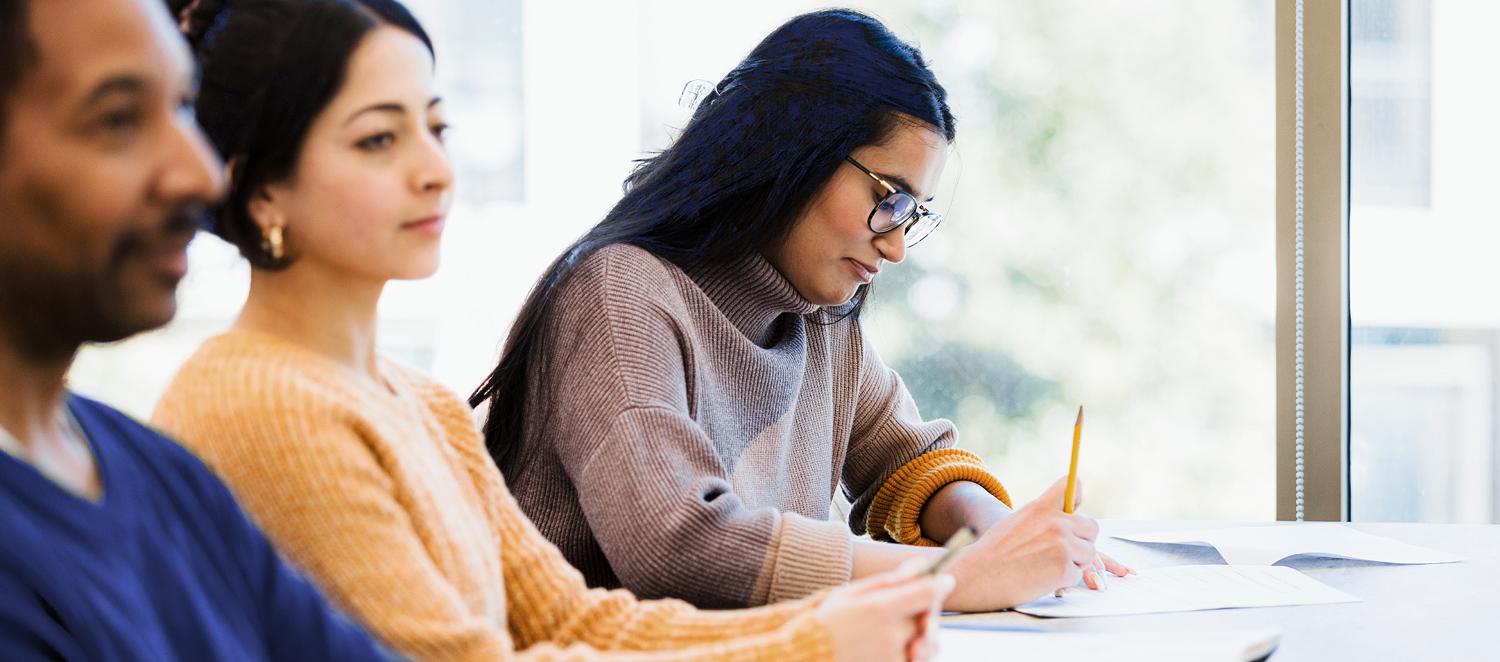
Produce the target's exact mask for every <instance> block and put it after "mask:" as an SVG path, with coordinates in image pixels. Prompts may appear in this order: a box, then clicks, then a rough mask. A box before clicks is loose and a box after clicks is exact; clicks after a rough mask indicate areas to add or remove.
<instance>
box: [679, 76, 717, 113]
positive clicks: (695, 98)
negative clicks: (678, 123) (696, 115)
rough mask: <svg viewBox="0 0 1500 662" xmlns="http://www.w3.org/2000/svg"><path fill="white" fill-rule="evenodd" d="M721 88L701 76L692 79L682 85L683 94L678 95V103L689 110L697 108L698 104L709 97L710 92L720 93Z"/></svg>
mask: <svg viewBox="0 0 1500 662" xmlns="http://www.w3.org/2000/svg"><path fill="white" fill-rule="evenodd" d="M718 93H719V88H717V87H714V84H713V83H710V82H708V81H706V80H703V79H701V78H698V79H694V80H690V81H688V82H687V85H684V86H682V94H681V95H678V97H677V105H679V106H682V107H683V108H686V109H688V110H697V109H698V106H699V105H700V104H702V103H703V102H704V101H705V100H707V99H708V96H709V95H710V94H718Z"/></svg>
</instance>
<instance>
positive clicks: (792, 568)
mask: <svg viewBox="0 0 1500 662" xmlns="http://www.w3.org/2000/svg"><path fill="white" fill-rule="evenodd" d="M853 573H854V540H853V538H851V537H850V535H849V529H848V527H847V526H846V525H845V524H844V523H843V522H820V521H817V520H814V519H810V518H807V517H803V516H801V515H798V514H796V513H783V514H782V516H781V521H780V522H779V523H778V524H777V527H776V533H775V535H774V536H773V540H772V543H771V545H770V547H769V549H768V550H767V554H766V561H765V564H764V566H763V567H762V569H761V573H760V577H759V578H758V579H757V580H756V582H755V587H754V588H753V589H752V590H751V599H750V604H751V606H755V605H762V604H774V603H777V602H783V601H786V600H795V599H798V598H803V597H806V596H808V595H812V594H813V593H816V592H818V591H821V590H823V589H825V588H828V587H830V586H838V585H840V584H843V583H845V582H848V581H849V578H850V576H852V575H853Z"/></svg>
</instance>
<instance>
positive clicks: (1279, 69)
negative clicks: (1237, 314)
mask: <svg viewBox="0 0 1500 662" xmlns="http://www.w3.org/2000/svg"><path fill="white" fill-rule="evenodd" d="M1299 56H1300V57H1299ZM1349 99H1350V86H1349V0H1276V275H1277V276H1276V364H1277V366H1276V519H1278V520H1304V519H1305V520H1315V521H1348V520H1349V512H1350V508H1349V496H1350V486H1349V348H1350V319H1349V121H1348V120H1349ZM1299 211H1300V213H1299ZM1299 268H1300V279H1299ZM1299 312H1300V319H1299ZM1299 386H1300V389H1299ZM1299 433H1300V434H1299ZM1299 453H1300V458H1299ZM1299 459H1301V463H1300V466H1299V462H1298V460H1299ZM1299 481H1300V487H1301V489H1300V490H1299Z"/></svg>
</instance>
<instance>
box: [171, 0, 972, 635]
mask: <svg viewBox="0 0 1500 662" xmlns="http://www.w3.org/2000/svg"><path fill="white" fill-rule="evenodd" d="M228 5H229V6H228V8H227V10H226V11H225V13H223V14H219V15H218V16H217V17H214V16H207V17H205V16H204V15H203V7H201V6H199V7H197V8H196V9H195V10H193V11H194V12H197V13H195V14H191V15H190V16H189V17H188V19H189V20H187V21H186V23H187V24H189V25H190V26H191V25H213V26H214V27H213V28H212V29H211V31H210V32H208V34H207V35H205V36H204V37H203V38H202V39H201V40H200V41H199V44H198V50H199V56H200V60H201V65H202V75H203V82H202V85H201V91H200V95H199V97H198V100H197V112H198V119H199V121H200V123H201V124H202V125H203V127H204V129H205V133H206V134H207V135H208V136H209V138H210V139H211V141H212V142H213V143H214V145H215V147H216V148H217V149H218V151H219V153H220V154H221V155H222V156H223V157H224V160H225V162H226V163H227V164H228V167H229V171H230V188H229V194H228V196H227V197H226V199H225V200H224V201H223V202H222V204H221V205H220V206H219V207H218V209H216V210H215V223H214V227H213V229H214V231H215V232H216V233H217V234H219V236H221V237H223V238H225V239H226V240H228V241H230V242H232V243H234V244H235V245H236V246H238V247H239V249H240V251H241V253H242V254H243V255H245V256H246V257H247V258H248V259H249V260H250V262H251V265H252V267H253V269H252V276H251V287H250V296H249V299H248V300H247V302H246V304H245V308H244V310H243V311H242V312H241V314H240V316H239V317H238V319H237V320H236V321H235V324H234V328H233V330H231V331H230V332H228V333H226V334H224V335H221V336H218V337H216V338H213V339H211V340H209V341H208V342H206V343H205V344H204V345H203V346H202V347H201V348H200V349H199V350H198V352H197V353H196V354H195V355H194V356H193V358H192V359H190V360H189V361H188V362H187V364H186V365H184V366H183V368H182V371H181V372H180V373H179V374H178V375H177V377H176V378H175V379H174V381H173V383H172V385H171V386H170V387H169V389H168V391H167V393H166V394H165V395H164V396H163V398H162V400H161V402H160V404H159V405H158V408H157V411H156V415H155V420H156V422H157V423H158V424H159V425H161V426H162V427H164V428H166V429H167V430H170V431H172V432H174V433H176V434H177V435H179V436H180V437H181V438H182V439H183V440H184V443H185V444H186V445H188V446H189V447H190V448H191V449H193V450H195V451H196V452H198V453H199V454H200V455H201V456H202V457H203V458H204V460H205V461H206V462H207V463H208V464H209V465H210V466H211V467H212V468H214V469H215V470H216V471H217V472H218V473H219V474H220V475H221V476H222V477H223V479H224V481H225V482H226V483H227V484H228V485H229V486H230V487H231V489H232V490H233V491H234V492H235V494H236V496H237V497H238V498H239V499H240V500H241V502H242V503H243V505H244V507H245V509H246V510H247V512H248V513H249V514H250V515H251V516H252V517H253V518H254V519H255V520H256V521H257V523H259V524H260V525H261V527H262V528H263V529H264V530H265V531H266V533H267V535H268V536H269V537H270V538H271V539H272V541H273V542H274V543H275V544H276V545H277V546H278V548H279V549H280V551H281V552H282V553H283V554H285V555H286V556H287V557H288V558H289V559H290V560H292V561H293V562H294V563H295V564H297V565H298V566H300V567H301V568H302V569H304V570H305V571H306V572H307V573H308V575H309V576H310V577H311V578H312V579H313V580H314V581H315V582H316V583H317V584H318V585H319V586H320V587H321V589H322V590H323V591H324V592H325V593H326V594H327V595H328V596H329V597H330V598H331V599H332V600H333V601H334V602H336V603H338V604H339V605H340V606H342V607H343V608H345V609H346V610H347V611H348V612H349V613H350V614H352V615H354V616H355V617H356V618H357V619H358V620H359V621H360V622H361V623H362V624H363V625H365V626H366V627H367V628H368V629H369V630H370V631H371V632H372V633H374V634H375V635H377V636H379V637H380V638H382V639H384V640H385V641H386V642H387V643H389V644H390V645H391V646H392V647H394V648H396V649H398V650H399V651H401V652H403V653H405V654H407V655H410V656H411V657H413V658H416V659H421V660H462V661H471V660H472V661H481V660H483V661H487V662H488V661H495V660H509V659H522V660H554V659H557V660H561V659H568V660H594V659H598V660H609V659H630V660H709V659H713V660H768V661H769V660H783V659H787V660H827V659H839V660H851V661H852V660H899V659H925V658H927V657H929V656H930V655H931V654H932V650H933V646H932V640H931V637H929V636H928V635H927V632H928V631H929V630H930V629H931V627H932V626H931V619H933V618H935V611H934V608H935V607H936V602H937V601H940V600H941V599H942V597H943V596H944V595H945V594H946V592H947V590H948V588H949V587H950V586H951V577H949V578H938V579H918V578H915V577H913V576H912V573H911V571H910V570H908V571H907V572H906V574H904V575H903V574H898V573H891V574H887V575H884V576H882V577H879V578H874V579H873V580H872V581H869V582H864V583H862V584H857V585H852V586H849V587H845V588H841V589H838V590H835V591H832V592H830V593H827V594H823V595H820V596H816V597H813V598H810V599H809V600H806V601H802V602H797V603H791V604H787V605H781V606H776V607H770V608H765V609H758V610H749V611H743V612H718V613H707V612H698V611H696V610H694V609H692V608H691V607H689V606H688V605H686V604H683V603H681V602H676V601H663V602H640V601H637V600H636V599H635V598H634V597H632V596H631V595H630V594H629V593H628V592H625V591H603V590H589V589H588V588H587V587H586V586H585V584H584V582H583V580H582V578H581V577H580V576H579V575H578V573H577V572H576V571H575V570H573V569H572V568H571V567H570V566H568V564H567V562H566V561H565V560H564V559H563V557H562V556H561V555H560V554H559V553H558V551H557V549H556V548H555V547H553V546H552V545H551V544H549V543H548V542H547V541H546V540H545V539H544V538H542V537H541V536H540V535H539V534H538V533H537V531H536V529H535V528H534V527H533V526H532V525H531V523H530V522H529V521H527V519H526V518H525V516H524V515H523V514H522V513H521V512H520V510H519V509H518V508H517V506H516V503H515V501H514V500H513V499H512V498H511V496H510V494H509V493H508V492H507V490H506V488H505V485H504V483H503V480H502V479H501V476H500V474H499V472H498V471H497V470H496V469H495V466H494V465H493V463H492V462H491V461H490V459H489V456H488V455H487V454H486V452H485V449H484V446H483V441H482V439H481V437H480V435H479V432H478V430H477V429H475V427H474V426H473V424H472V419H471V418H470V410H469V409H468V407H467V406H466V405H465V404H464V403H463V402H462V401H461V400H460V399H458V397H457V396H455V395H454V394H453V393H451V392H450V391H448V390H446V389H445V388H443V387H442V386H440V385H438V384H436V383H435V382H433V381H431V380H429V379H426V378H424V377H422V376H420V375H418V374H416V373H415V372H413V371H411V370H408V369H405V368H402V367H400V366H398V365H396V364H394V363H392V362H389V361H387V360H385V359H383V358H381V357H380V356H379V355H378V354H377V353H376V352H375V349H374V348H375V320H376V303H377V301H378V300H379V297H380V293H381V290H382V289H383V287H384V285H385V283H386V282H387V281H389V280H391V279H405V278H422V277H426V276H428V275H430V274H432V273H433V271H434V270H435V269H436V268H437V266H438V243H439V237H440V236H441V234H442V230H443V224H444V222H445V215H446V213H447V210H448V207H449V204H450V201H451V197H452V184H453V174H452V170H451V168H450V165H449V162H448V157H447V155H446V153H445V150H444V146H443V143H442V132H443V128H444V124H443V119H442V116H443V112H442V103H441V102H440V100H439V98H438V97H437V95H436V94H435V93H434V92H433V89H432V82H433V79H432V70H433V59H432V48H431V45H430V43H429V42H428V39H427V37H426V35H425V33H424V32H423V31H422V28H421V27H420V26H419V25H418V24H417V22H416V21H415V20H413V18H412V17H411V15H410V14H409V13H407V11H406V10H405V9H404V8H403V7H401V6H400V5H399V4H397V3H395V2H392V1H390V0H364V1H362V2H355V1H353V0H321V1H316V0H245V1H233V2H230V3H228ZM205 18H207V19H214V21H209V20H205ZM215 21H216V22H215Z"/></svg>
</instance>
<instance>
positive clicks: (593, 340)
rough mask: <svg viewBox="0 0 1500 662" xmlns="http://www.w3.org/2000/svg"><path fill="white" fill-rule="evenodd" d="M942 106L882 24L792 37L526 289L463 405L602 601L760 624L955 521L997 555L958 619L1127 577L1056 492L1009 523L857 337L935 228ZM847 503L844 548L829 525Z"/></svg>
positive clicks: (714, 97) (705, 111)
mask: <svg viewBox="0 0 1500 662" xmlns="http://www.w3.org/2000/svg"><path fill="white" fill-rule="evenodd" d="M945 96H946V95H945V92H944V90H943V88H942V87H941V86H940V85H939V84H938V82H937V80H936V79H935V78H934V76H933V74H932V72H931V71H930V70H929V69H928V68H927V66H926V64H925V62H924V61H923V59H922V56H921V54H920V52H918V50H917V49H916V48H915V47H913V46H910V45H908V44H906V43H904V42H902V41H900V40H899V39H897V38H896V37H895V36H894V35H892V34H891V33H890V31H888V30H887V29H886V28H885V26H883V25H881V24H880V23H879V22H878V21H876V20H875V19H873V18H870V17H869V16H866V15H863V14H860V13H857V12H853V11H847V10H828V11H820V12H814V13H810V14H806V15H803V16H799V17H797V18H794V19H792V20H791V21H789V22H787V23H786V24H785V25H783V26H781V27H780V28H778V29H777V30H776V31H775V32H773V33H772V34H771V35H770V36H768V37H766V38H765V40H764V41H762V42H761V43H760V45H758V46H757V47H756V48H755V49H754V50H753V51H752V52H751V53H750V54H749V56H748V57H746V58H745V59H744V61H743V62H741V63H740V65H739V66H738V67H737V68H736V69H735V70H734V71H732V72H730V73H729V75H727V76H726V77H725V78H724V79H723V80H722V81H721V82H720V83H719V84H718V86H717V88H716V89H715V90H714V91H713V92H712V93H711V94H709V95H708V96H707V97H706V101H704V102H703V103H702V104H701V105H700V106H698V108H697V109H696V111H695V113H694V116H693V118H692V120H691V121H690V122H689V123H688V125H687V126H686V128H685V129H684V130H683V132H682V135H681V137H680V138H679V139H678V140H677V141H676V143H675V144H673V145H672V147H670V148H669V149H667V150H666V151H664V152H662V153H661V154H659V155H657V156H655V157H654V158H652V159H649V160H647V161H646V162H644V163H643V165H641V166H640V167H639V168H638V169H637V170H636V171H635V173H634V174H632V176H631V177H630V178H629V180H628V181H627V192H626V194H625V196H624V198H623V199H622V200H620V202H619V203H618V204H616V205H615V207H614V208H613V209H612V210H611V211H610V212H609V214H608V215H607V216H606V217H605V218H604V220H603V221H601V222H600V223H599V224H598V225H597V226H595V227H594V228H593V229H592V230H590V231H589V232H588V233H587V234H586V235H585V236H584V237H583V238H582V239H580V240H579V241H578V242H577V243H576V244H575V245H574V246H572V247H571V248H570V249H569V250H568V251H566V252H565V253H564V254H563V255H562V256H561V257H559V258H558V260H557V261H556V262H554V263H553V265H552V267H551V268H550V270H549V271H548V272H547V273H546V274H545V275H544V276H543V277H542V278H541V279H540V280H539V281H538V284H537V286H536V287H535V288H534V290H533V291H532V293H531V295H530V297H529V298H528V300H527V302H526V303H525V305H524V306H523V308H522V310H521V312H520V315H519V318H518V319H517V321H516V322H515V324H514V325H513V326H512V328H511V331H510V334H509V337H508V339H507V342H506V346H505V350H504V353H503V355H502V357H501V359H500V362H499V365H498V366H497V367H496V368H495V370H494V371H493V373H491V375H490V376H489V378H488V380H487V381H486V382H485V383H484V384H483V385H482V386H481V387H480V388H479V390H478V391H477V392H475V394H474V395H473V396H472V397H471V399H470V404H472V405H475V406H478V405H479V404H481V403H486V402H487V403H488V406H489V411H488V420H487V422H486V425H485V433H486V441H487V443H488V446H489V448H490V452H491V454H492V455H493V456H494V457H495V459H496V462H497V464H498V465H499V467H500V469H501V471H502V472H503V473H504V474H505V475H506V479H507V481H508V483H509V484H510V486H511V489H512V490H513V491H514V493H515V494H516V497H517V499H518V500H519V502H520V504H521V507H522V509H523V510H525V512H526V513H527V514H528V515H529V516H530V517H531V519H532V520H533V521H535V522H537V523H538V525H539V526H540V528H541V530H542V532H543V534H545V535H546V536H547V537H548V538H549V539H551V540H552V541H553V542H554V543H556V544H557V545H558V546H559V547H560V548H561V549H562V551H563V553H564V554H565V555H566V556H567V558H568V560H569V561H571V562H572V563H573V564H574V565H575V566H577V567H578V568H579V569H580V570H582V571H583V574H584V576H585V577H586V578H587V579H588V581H589V583H590V584H591V585H593V586H604V587H615V586H624V587H626V588H629V589H631V590H632V591H634V592H635V593H636V594H638V595H642V596H649V597H676V598H682V599H685V600H688V601H690V602H693V603H694V604H696V605H698V606H700V607H716V608H723V607H743V606H747V605H759V604H766V603H769V602H776V601H778V600H782V599H789V598H795V597H800V596H803V595H807V594H809V593H811V592H813V591H816V590H818V589H821V588H824V587H827V586H832V585H837V584H840V583H842V582H845V581H848V580H849V579H851V577H852V578H859V577H864V576H867V575H870V574H872V573H875V572H879V571H883V570H889V569H891V568H893V567H895V566H896V565H897V564H899V563H900V562H902V561H903V560H905V559H909V558H913V557H922V556H927V555H929V554H930V553H933V552H935V551H937V550H932V549H922V548H920V547H916V546H913V545H917V544H926V545H930V544H933V543H940V542H942V541H944V540H946V539H947V537H948V536H949V535H950V534H952V533H953V532H955V531H957V530H958V529H959V528H961V527H964V526H968V527H972V528H974V529H975V530H976V531H978V532H980V533H982V534H984V535H983V536H982V538H981V540H980V542H979V543H978V544H977V545H976V546H975V547H974V548H972V549H971V550H970V551H969V552H968V553H967V554H966V555H965V557H964V558H963V559H961V560H960V561H959V565H958V566H955V570H954V572H955V575H956V576H957V577H959V578H960V580H961V581H960V582H959V584H960V588H959V589H958V590H957V591H956V592H955V593H954V594H953V596H952V597H951V598H950V600H949V602H948V603H947V606H948V608H950V609H961V610H969V609H974V610H984V609H994V608H999V607H1008V606H1013V605H1016V604H1020V603H1024V602H1027V601H1029V600H1031V599H1033V598H1035V597H1037V596H1039V595H1041V594H1043V593H1044V592H1047V591H1051V590H1053V589H1056V588H1059V587H1062V586H1071V585H1073V584H1074V583H1075V582H1077V581H1079V579H1080V577H1083V578H1084V579H1085V580H1086V581H1087V582H1088V584H1089V585H1090V586H1098V585H1099V582H1101V581H1102V580H1103V579H1102V577H1103V575H1102V573H1103V571H1104V567H1105V565H1106V564H1108V565H1109V570H1111V571H1113V572H1117V573H1124V572H1126V570H1125V569H1124V568H1122V567H1120V566H1117V565H1113V563H1112V562H1109V561H1107V560H1105V559H1100V558H1099V557H1098V556H1097V555H1096V553H1095V551H1094V548H1093V544H1092V541H1093V538H1094V536H1095V535H1096V534H1097V526H1096V525H1095V524H1094V523H1093V522H1092V520H1089V519H1088V518H1084V517H1078V516H1073V515H1066V514H1064V513H1063V512H1062V505H1063V504H1062V493H1061V490H1060V487H1061V486H1060V485H1059V486H1057V487H1055V488H1054V490H1053V491H1051V492H1049V493H1048V495H1046V496H1045V497H1044V498H1043V499H1040V500H1038V502H1036V503H1033V504H1031V505H1030V506H1027V507H1026V508H1023V509H1022V510H1021V511H1020V512H1018V513H1016V514H1010V508H1009V502H1008V496H1007V495H1006V493H1005V490H1004V488H1003V487H1002V486H1001V485H1000V483H999V482H998V481H996V480H995V478H994V477H992V476H991V475H990V474H989V473H988V472H987V471H986V470H985V469H984V466H983V464H982V463H981V462H980V460H979V459H978V458H977V457H976V456H974V455H973V454H971V453H968V452H966V451H962V450H958V449H955V448H953V445H954V443H955V441H956V433H955V431H954V429H953V426H952V425H951V424H949V423H948V422H947V421H942V420H938V421H930V422H929V421H923V420H922V419H921V417H920V416H919V415H918V413H917V409H916V406H915V405H914V404H913V402H912V400H911V397H910V396H909V395H908V394H907V392H906V389H905V388H904V387H903V386H902V384H901V380H900V378H899V377H898V376H897V375H896V374H895V373H894V372H893V371H891V370H890V369H889V368H887V367H886V366H885V365H884V364H883V363H882V362H881V361H880V357H879V356H878V355H876V353H875V351H874V349H873V348H872V347H871V345H870V343H869V342H868V339H867V338H866V337H865V335H864V332H863V330H862V328H861V326H860V324H859V312H860V309H861V308H862V306H863V303H864V299H865V294H866V292H867V286H868V284H869V283H870V282H871V281H872V280H873V279H874V278H876V276H877V274H878V273H879V272H880V271H881V269H882V268H883V267H884V266H886V265H888V264H894V263H898V262H900V261H901V260H902V259H904V257H905V255H906V250H907V248H908V247H910V246H911V245H914V244H916V243H917V242H918V241H920V240H921V239H922V238H923V237H924V236H926V235H927V233H929V232H931V231H932V230H934V229H935V228H936V227H937V225H938V222H939V221H940V219H939V217H938V216H936V215H935V214H932V213H930V212H929V211H928V209H927V206H926V205H927V204H928V203H926V202H924V201H928V200H930V199H931V196H932V193H933V191H934V189H935V187H936V185H937V182H938V178H939V176H940V174H941V171H942V167H943V163H944V160H945V156H946V152H947V149H948V144H949V143H950V142H951V141H952V140H953V138H954V121H953V116H952V114H951V113H950V112H949V110H948V106H947V104H946V102H945ZM841 484H842V486H843V488H844V489H845V491H846V494H848V495H849V498H850V501H851V502H852V503H853V506H854V507H853V512H852V514H851V517H850V522H849V525H848V526H845V525H844V524H842V523H839V522H829V521H828V511H829V503H830V499H831V497H832V496H833V491H834V490H835V489H837V488H838V487H839V486H840V485H841ZM850 527H852V528H853V530H854V533H863V532H865V531H868V532H869V533H870V535H871V537H873V538H875V539H876V540H891V541H897V542H902V543H909V544H908V545H888V544H879V543H870V542H858V541H855V540H854V539H853V537H852V536H851V535H850V530H849V529H850Z"/></svg>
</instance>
